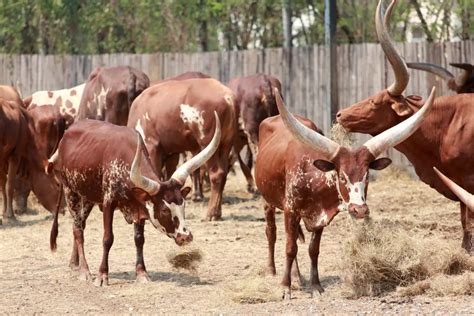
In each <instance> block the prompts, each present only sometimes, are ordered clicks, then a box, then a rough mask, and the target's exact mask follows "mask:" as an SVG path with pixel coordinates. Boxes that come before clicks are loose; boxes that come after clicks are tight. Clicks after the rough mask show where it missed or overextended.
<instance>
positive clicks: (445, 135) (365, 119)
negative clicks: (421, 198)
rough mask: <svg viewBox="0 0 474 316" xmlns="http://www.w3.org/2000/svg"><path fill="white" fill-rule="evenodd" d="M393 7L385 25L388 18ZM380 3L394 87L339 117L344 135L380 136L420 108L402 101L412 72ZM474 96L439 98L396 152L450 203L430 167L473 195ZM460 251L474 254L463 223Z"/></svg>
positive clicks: (416, 101) (471, 234)
mask: <svg viewBox="0 0 474 316" xmlns="http://www.w3.org/2000/svg"><path fill="white" fill-rule="evenodd" d="M395 2H396V1H392V3H391V5H390V7H389V9H388V10H387V13H386V14H387V15H386V17H385V21H387V20H388V19H389V18H390V12H391V8H392V7H393V5H394V4H395ZM382 16H383V9H382V1H380V2H379V4H378V7H377V12H376V19H375V21H376V30H377V36H378V38H379V41H380V45H381V46H382V49H383V51H384V53H385V55H386V56H387V58H388V60H389V62H390V64H391V65H392V67H393V70H394V73H395V82H394V83H393V84H392V85H391V86H389V87H388V88H387V89H385V90H383V91H380V92H379V93H377V94H375V95H373V96H371V97H369V98H367V99H365V100H363V101H360V102H358V103H356V104H353V105H351V106H350V107H348V108H346V109H343V110H341V111H339V113H338V114H337V122H338V123H339V124H341V125H342V126H343V127H344V128H345V129H346V130H348V131H350V132H356V133H365V134H370V135H372V136H376V135H379V134H381V133H383V132H384V131H385V130H387V129H389V128H391V127H392V126H394V125H396V124H399V123H400V122H403V121H405V120H408V119H410V118H411V117H412V116H413V115H415V114H416V113H417V112H418V111H419V109H420V107H421V97H418V96H408V97H405V96H403V94H402V93H403V91H404V90H405V88H406V86H407V84H408V81H409V76H408V70H407V67H406V64H405V62H404V60H403V59H402V57H401V56H400V55H399V53H398V52H397V50H396V49H395V47H394V45H393V43H392V40H391V38H390V36H389V34H388V32H387V25H386V23H383V22H382ZM473 105H474V94H469V93H465V94H458V95H453V96H441V97H438V98H436V99H435V101H434V105H433V111H432V112H431V113H430V114H429V115H428V116H427V117H426V119H425V120H424V121H423V124H422V125H421V127H420V128H419V129H418V130H417V131H416V132H415V133H414V134H413V135H412V136H411V137H409V138H408V139H407V140H405V141H404V142H402V143H400V144H399V145H398V146H396V147H395V149H397V150H398V151H400V152H401V153H403V154H404V155H405V156H406V157H407V158H408V160H409V161H410V162H411V163H412V164H413V167H414V168H415V172H416V174H417V175H418V176H419V178H420V179H421V181H423V182H424V183H426V184H428V185H430V186H431V187H432V188H434V189H435V190H436V191H438V192H439V193H441V194H443V195H444V196H445V197H447V198H448V199H451V200H454V201H458V200H459V199H458V197H456V195H454V194H453V193H452V192H451V190H449V188H448V187H447V186H446V185H445V184H444V183H443V181H441V179H440V178H439V177H438V176H437V175H436V173H435V172H434V171H433V169H432V166H435V167H437V168H438V169H439V170H442V172H443V173H445V174H446V175H447V176H448V177H449V178H451V179H452V180H453V181H455V182H456V183H458V184H459V185H460V186H462V187H463V188H465V189H466V190H468V191H470V192H472V191H474V166H473V163H472V162H473V160H472V157H473V156H474V152H473V149H474V147H473V146H472V144H473V143H474V120H473V119H472V118H473V117H474V106H473ZM473 212H474V210H472V209H469V208H467V207H466V205H465V204H464V203H463V202H461V218H464V219H469V220H470V221H472V219H473V218H474V214H473ZM462 227H463V241H462V246H463V248H465V249H466V250H468V251H469V252H471V253H473V252H474V230H473V228H472V227H473V224H472V223H471V222H469V223H468V222H466V221H462Z"/></svg>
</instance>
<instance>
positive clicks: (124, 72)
mask: <svg viewBox="0 0 474 316" xmlns="http://www.w3.org/2000/svg"><path fill="white" fill-rule="evenodd" d="M149 85H150V79H148V77H147V75H146V74H145V73H143V72H141V71H140V70H137V69H135V68H132V67H129V66H119V67H103V68H102V67H99V68H96V69H95V70H94V71H93V72H92V73H91V74H90V75H89V78H88V79H87V81H86V86H85V87H84V92H83V94H82V99H81V103H80V105H79V113H78V115H77V119H78V120H82V119H86V118H89V119H96V120H101V121H106V122H109V123H112V124H117V125H127V119H128V113H129V110H130V106H131V105H132V102H133V100H135V98H136V97H137V96H138V95H139V94H140V93H142V91H143V90H145V89H146V88H148V87H149Z"/></svg>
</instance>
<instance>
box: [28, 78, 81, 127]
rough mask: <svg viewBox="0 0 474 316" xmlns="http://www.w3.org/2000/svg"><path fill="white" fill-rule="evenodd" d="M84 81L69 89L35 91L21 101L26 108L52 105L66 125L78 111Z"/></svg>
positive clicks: (72, 120)
mask: <svg viewBox="0 0 474 316" xmlns="http://www.w3.org/2000/svg"><path fill="white" fill-rule="evenodd" d="M85 86H86V84H85V83H83V84H80V85H78V86H75V87H72V88H70V89H62V90H55V91H37V92H35V93H33V94H32V95H31V96H29V97H27V98H25V99H24V100H23V101H24V103H25V106H26V107H27V108H28V109H31V108H35V107H40V106H44V105H53V106H55V107H57V108H58V109H59V112H60V114H61V115H62V116H64V119H65V120H66V124H67V126H69V125H71V124H72V123H74V120H75V119H76V116H77V114H78V112H79V104H80V103H81V98H82V94H83V92H84V87H85Z"/></svg>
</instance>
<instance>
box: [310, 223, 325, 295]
mask: <svg viewBox="0 0 474 316" xmlns="http://www.w3.org/2000/svg"><path fill="white" fill-rule="evenodd" d="M322 234H323V229H322V228H321V229H318V230H316V231H315V232H313V233H312V235H311V242H310V243H309V249H308V253H309V258H310V259H311V272H310V280H309V283H310V284H311V289H312V292H311V295H312V296H313V297H314V294H315V292H316V291H318V293H319V294H322V293H323V292H324V289H323V287H322V286H321V283H320V282H319V273H318V257H319V245H320V244H321V235H322Z"/></svg>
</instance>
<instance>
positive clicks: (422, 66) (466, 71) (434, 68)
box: [407, 63, 474, 91]
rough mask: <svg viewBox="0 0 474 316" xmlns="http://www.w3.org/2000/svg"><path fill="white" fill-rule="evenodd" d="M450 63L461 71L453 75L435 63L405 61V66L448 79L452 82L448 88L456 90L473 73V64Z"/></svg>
mask: <svg viewBox="0 0 474 316" xmlns="http://www.w3.org/2000/svg"><path fill="white" fill-rule="evenodd" d="M450 65H451V66H453V67H456V68H460V69H462V70H463V71H462V72H461V73H460V74H459V75H458V76H456V77H455V76H454V75H453V74H452V73H451V72H450V71H448V70H447V69H445V68H443V67H441V66H438V65H435V64H431V63H407V66H408V67H409V68H412V69H418V70H423V71H427V72H430V73H432V74H435V75H436V76H439V77H441V78H443V80H446V81H448V84H449V83H451V82H452V84H449V88H450V89H452V90H455V91H458V90H460V89H461V88H462V87H463V86H464V84H465V83H466V81H467V80H468V79H469V77H470V76H471V75H472V74H474V66H473V65H471V64H467V63H450Z"/></svg>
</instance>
